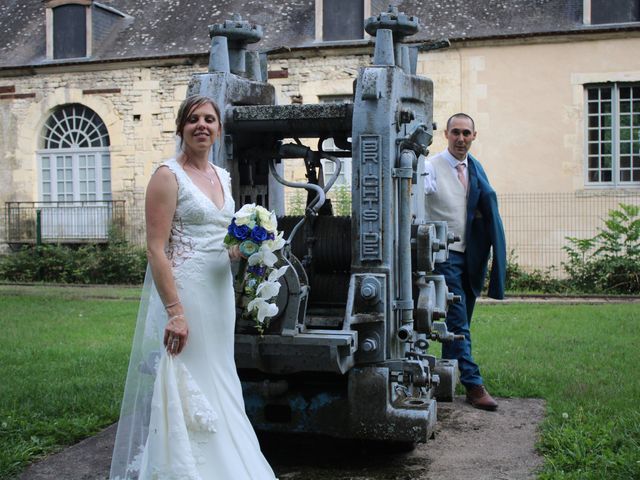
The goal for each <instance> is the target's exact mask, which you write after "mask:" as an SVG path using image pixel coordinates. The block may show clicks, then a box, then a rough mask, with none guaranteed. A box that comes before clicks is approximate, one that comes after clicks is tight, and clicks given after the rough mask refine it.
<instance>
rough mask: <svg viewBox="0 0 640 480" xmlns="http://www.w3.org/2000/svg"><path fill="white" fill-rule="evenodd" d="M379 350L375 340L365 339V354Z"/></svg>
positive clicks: (363, 348) (363, 345)
mask: <svg viewBox="0 0 640 480" xmlns="http://www.w3.org/2000/svg"><path fill="white" fill-rule="evenodd" d="M377 349H378V342H376V341H375V339H373V338H365V339H364V341H363V342H362V351H363V352H373V351H375V350H377Z"/></svg>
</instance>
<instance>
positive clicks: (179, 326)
mask: <svg viewBox="0 0 640 480" xmlns="http://www.w3.org/2000/svg"><path fill="white" fill-rule="evenodd" d="M188 336H189V325H188V324H187V319H186V318H185V316H184V314H183V313H179V314H177V315H171V316H170V317H169V321H168V322H167V326H166V327H165V328H164V347H165V348H166V349H167V353H169V354H170V355H178V354H179V353H180V352H182V350H183V349H184V347H185V346H186V345H187V337H188Z"/></svg>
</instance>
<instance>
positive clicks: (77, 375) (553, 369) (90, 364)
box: [0, 287, 640, 480]
mask: <svg viewBox="0 0 640 480" xmlns="http://www.w3.org/2000/svg"><path fill="white" fill-rule="evenodd" d="M39 289H41V287H38V288H37V289H33V288H31V289H30V288H25V289H23V290H21V291H18V292H16V291H13V290H10V289H8V287H7V289H2V288H1V287H0V303H1V305H2V306H1V307H0V310H1V311H2V315H1V316H0V332H2V335H1V336H0V344H2V342H4V348H1V349H0V378H2V382H1V383H0V478H2V479H5V478H11V477H12V476H13V475H15V474H16V473H18V472H20V471H21V470H23V469H24V467H25V466H26V464H27V463H28V462H30V461H33V460H34V459H35V458H37V457H38V456H40V455H43V454H45V453H47V452H51V451H53V450H56V449H59V448H61V446H63V445H67V444H71V443H74V442H76V441H77V440H79V439H81V438H83V437H86V436H88V435H91V434H93V433H95V432H97V431H98V430H100V429H101V428H103V427H104V426H106V425H109V424H110V423H112V422H114V421H115V420H116V419H117V416H118V413H119V402H120V399H121V394H122V388H123V384H124V376H125V372H126V367H127V361H128V355H129V348H130V341H131V336H132V333H133V327H134V321H135V316H136V310H137V302H135V301H131V299H132V298H134V296H135V295H136V294H137V291H136V290H135V289H134V290H133V292H131V291H129V290H125V291H124V292H120V291H119V290H112V291H111V292H112V294H113V296H114V297H115V298H116V300H104V299H101V298H103V297H108V296H112V295H111V293H110V290H109V289H108V288H106V289H105V292H102V291H98V292H99V293H95V292H96V291H95V290H87V289H82V292H78V291H75V293H74V290H73V289H70V287H64V288H63V289H61V290H56V289H55V287H46V288H44V289H43V290H42V291H40V290H39ZM51 289H53V290H51ZM83 292H84V293H83ZM87 292H93V295H92V294H87ZM83 297H84V298H85V299H84V300H81V298H83ZM86 297H89V298H86ZM91 297H93V298H91ZM96 297H97V298H96ZM474 317H475V318H474V324H473V326H472V331H473V335H474V353H475V356H476V358H477V360H478V361H479V363H480V365H481V367H482V371H483V375H484V377H485V381H486V383H487V385H488V386H489V387H490V390H491V392H492V393H493V394H495V395H497V396H514V397H542V398H545V399H546V400H547V405H548V416H547V420H546V421H545V423H544V425H543V436H542V439H541V441H540V444H539V448H540V451H541V452H542V453H543V454H544V455H545V460H546V461H545V466H544V471H543V472H542V473H541V476H540V478H541V479H543V480H546V479H576V480H577V479H580V480H582V479H594V480H595V479H598V480H600V479H621V480H622V479H624V480H627V479H633V478H640V453H639V452H640V445H639V443H640V414H639V413H638V402H639V400H640V374H639V373H638V368H639V365H640V348H639V347H638V341H639V340H640V305H638V304H627V305H620V304H617V305H578V306H576V305H567V306H558V305H537V304H536V305H524V304H521V305H496V306H489V305H480V306H478V307H477V312H476V314H475V315H474Z"/></svg>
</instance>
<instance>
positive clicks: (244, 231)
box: [229, 222, 251, 240]
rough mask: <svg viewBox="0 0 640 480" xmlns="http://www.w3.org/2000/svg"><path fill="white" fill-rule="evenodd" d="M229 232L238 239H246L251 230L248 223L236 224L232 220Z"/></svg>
mask: <svg viewBox="0 0 640 480" xmlns="http://www.w3.org/2000/svg"><path fill="white" fill-rule="evenodd" d="M229 233H230V234H231V235H232V236H234V237H235V238H237V239H238V240H246V239H247V237H248V236H249V233H251V230H249V227H247V226H246V225H236V224H235V222H232V223H231V225H229Z"/></svg>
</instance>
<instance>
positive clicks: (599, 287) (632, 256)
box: [562, 203, 640, 294]
mask: <svg viewBox="0 0 640 480" xmlns="http://www.w3.org/2000/svg"><path fill="white" fill-rule="evenodd" d="M604 223H605V224H604V227H602V228H601V229H600V231H599V232H598V233H597V234H596V235H595V236H593V237H592V238H584V239H580V238H575V237H567V240H568V241H569V245H567V246H565V247H563V248H564V250H565V251H566V252H567V254H568V256H569V260H568V261H567V262H564V263H563V264H562V266H563V268H564V270H565V272H566V273H567V274H568V275H569V278H570V281H571V282H572V284H573V286H574V287H575V288H576V289H577V290H580V291H584V292H596V293H621V294H632V293H640V207H639V206H636V205H627V204H623V203H621V204H620V205H619V209H618V210H611V211H609V216H608V218H607V219H606V220H605V222H604Z"/></svg>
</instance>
